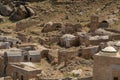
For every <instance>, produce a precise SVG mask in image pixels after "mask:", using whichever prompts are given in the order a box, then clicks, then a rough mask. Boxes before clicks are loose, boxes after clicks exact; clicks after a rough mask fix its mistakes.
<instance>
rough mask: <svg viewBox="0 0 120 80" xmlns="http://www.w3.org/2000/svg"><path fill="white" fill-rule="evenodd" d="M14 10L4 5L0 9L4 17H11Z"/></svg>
mask: <svg viewBox="0 0 120 80" xmlns="http://www.w3.org/2000/svg"><path fill="white" fill-rule="evenodd" d="M12 11H13V9H12V8H11V7H10V6H8V5H3V6H1V7H0V14H1V15H3V16H9V15H10V14H11V13H12Z"/></svg>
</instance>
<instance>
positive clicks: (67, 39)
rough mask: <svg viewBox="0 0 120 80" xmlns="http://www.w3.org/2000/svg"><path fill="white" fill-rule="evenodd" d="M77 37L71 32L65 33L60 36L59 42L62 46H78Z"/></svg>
mask: <svg viewBox="0 0 120 80" xmlns="http://www.w3.org/2000/svg"><path fill="white" fill-rule="evenodd" d="M78 41H79V40H78V38H77V37H76V36H74V35H71V34H65V35H63V36H62V37H61V38H60V42H59V44H60V45H61V46H63V47H67V48H69V47H72V46H78V45H79V44H78V43H79V42H78Z"/></svg>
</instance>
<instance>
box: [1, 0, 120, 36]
mask: <svg viewBox="0 0 120 80" xmlns="http://www.w3.org/2000/svg"><path fill="white" fill-rule="evenodd" d="M7 1H8V0H7ZM10 1H11V0H10ZM24 1H25V0H24ZM26 1H27V0H26ZM28 1H29V0H28ZM0 8H2V9H0V11H2V12H0V14H1V16H0V22H1V23H0V28H9V30H10V29H12V30H13V29H14V28H15V25H16V23H19V22H21V20H22V22H26V21H27V22H28V23H29V21H35V23H33V24H32V23H31V24H32V25H33V26H34V27H32V28H33V29H34V30H33V29H32V28H29V30H27V32H25V31H23V33H24V32H25V34H27V35H29V34H30V32H31V31H32V32H36V31H38V32H39V31H41V27H43V25H44V24H45V23H47V22H50V21H52V22H61V23H63V24H64V23H66V22H68V23H72V24H76V23H80V24H81V25H83V26H84V25H86V24H87V23H89V22H90V17H91V15H93V14H97V15H98V16H99V18H100V21H102V20H106V21H108V22H109V23H110V28H113V29H116V30H120V28H119V26H120V23H119V22H120V0H57V1H56V2H55V1H53V0H38V1H37V2H36V1H33V2H27V3H22V2H17V1H16V2H15V1H12V2H9V3H7V2H6V3H5V0H4V2H3V4H1V5H0ZM6 11H7V12H6ZM35 24H37V25H35ZM23 25H24V24H23ZM24 26H25V27H28V26H30V25H24ZM24 26H22V27H24ZM38 26H40V27H38ZM23 29H24V28H23Z"/></svg>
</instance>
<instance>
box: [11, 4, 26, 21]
mask: <svg viewBox="0 0 120 80" xmlns="http://www.w3.org/2000/svg"><path fill="white" fill-rule="evenodd" d="M27 14H28V13H27V10H26V9H25V7H24V6H23V5H20V6H19V7H17V8H15V9H14V12H13V13H12V15H11V16H10V18H9V19H10V20H12V21H18V20H22V19H24V18H27V17H28V15H27Z"/></svg>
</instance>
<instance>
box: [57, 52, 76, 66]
mask: <svg viewBox="0 0 120 80" xmlns="http://www.w3.org/2000/svg"><path fill="white" fill-rule="evenodd" d="M76 56H77V53H76V51H74V50H59V51H58V64H61V63H64V65H67V64H68V63H69V61H70V60H72V59H73V58H75V57H76Z"/></svg>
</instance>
